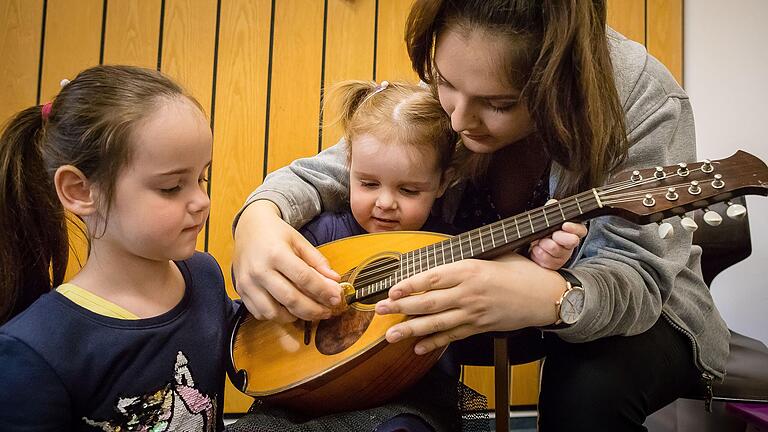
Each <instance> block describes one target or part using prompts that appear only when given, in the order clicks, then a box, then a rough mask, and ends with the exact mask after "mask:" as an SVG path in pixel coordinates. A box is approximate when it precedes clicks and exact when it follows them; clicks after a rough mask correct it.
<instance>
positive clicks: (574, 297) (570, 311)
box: [554, 270, 584, 326]
mask: <svg viewBox="0 0 768 432" xmlns="http://www.w3.org/2000/svg"><path fill="white" fill-rule="evenodd" d="M557 272H558V273H560V275H561V276H562V277H563V278H564V279H565V292H564V293H563V295H562V296H560V299H559V300H558V301H556V302H555V307H556V308H557V321H555V324H554V325H556V326H557V325H561V324H565V325H572V324H575V323H576V321H578V320H579V317H581V312H582V311H584V288H582V287H581V281H579V280H578V279H577V278H576V276H574V275H572V274H571V273H569V272H567V271H563V270H558V271H557Z"/></svg>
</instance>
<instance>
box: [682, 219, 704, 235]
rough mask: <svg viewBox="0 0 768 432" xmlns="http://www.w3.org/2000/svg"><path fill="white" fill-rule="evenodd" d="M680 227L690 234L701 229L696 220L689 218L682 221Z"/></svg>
mask: <svg viewBox="0 0 768 432" xmlns="http://www.w3.org/2000/svg"><path fill="white" fill-rule="evenodd" d="M680 225H682V226H683V229H685V230H686V231H688V232H694V231H696V230H697V229H699V224H697V223H696V221H695V220H693V219H692V218H690V217H688V216H686V217H684V218H683V219H682V220H680Z"/></svg>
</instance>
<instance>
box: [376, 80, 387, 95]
mask: <svg viewBox="0 0 768 432" xmlns="http://www.w3.org/2000/svg"><path fill="white" fill-rule="evenodd" d="M387 87H389V81H382V82H381V84H379V85H377V86H376V89H375V90H374V91H373V93H372V94H376V93H378V92H380V91H382V90H384V89H385V88H387Z"/></svg>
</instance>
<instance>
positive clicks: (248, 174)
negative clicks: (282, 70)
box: [208, 0, 272, 413]
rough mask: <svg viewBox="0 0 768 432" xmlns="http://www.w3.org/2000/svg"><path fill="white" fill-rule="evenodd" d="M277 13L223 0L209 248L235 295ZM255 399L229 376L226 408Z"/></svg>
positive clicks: (258, 0)
mask: <svg viewBox="0 0 768 432" xmlns="http://www.w3.org/2000/svg"><path fill="white" fill-rule="evenodd" d="M271 14H272V3H271V1H270V0H248V1H245V0H237V1H222V4H221V17H220V24H219V27H220V30H219V32H220V33H219V51H218V53H219V55H218V67H217V75H216V97H215V104H216V106H215V110H214V116H215V119H214V136H213V143H214V144H213V166H212V167H211V215H210V217H209V222H208V225H209V228H208V229H209V240H208V251H209V252H210V253H211V254H213V256H214V257H216V259H217V260H218V261H219V264H220V265H221V268H222V270H223V271H224V275H225V280H226V283H227V292H228V293H229V295H230V296H232V297H235V298H236V297H237V294H236V293H235V291H234V289H233V287H232V281H231V278H230V271H229V269H230V268H231V266H232V220H233V218H234V216H235V214H236V213H237V211H238V210H239V209H240V206H241V205H242V203H243V201H244V199H245V197H246V196H248V194H249V193H250V192H251V191H252V190H253V189H255V188H256V186H258V185H259V184H261V180H262V172H263V170H264V135H265V125H266V112H267V109H266V108H267V74H268V71H269V40H270V34H271V27H270V17H271ZM250 402H251V399H250V398H249V397H248V396H245V395H243V394H242V393H240V392H238V391H237V390H236V389H235V388H234V387H233V386H232V384H230V383H229V380H227V389H226V391H225V399H224V410H225V411H226V412H241V413H242V412H245V411H246V410H247V409H248V407H249V406H250Z"/></svg>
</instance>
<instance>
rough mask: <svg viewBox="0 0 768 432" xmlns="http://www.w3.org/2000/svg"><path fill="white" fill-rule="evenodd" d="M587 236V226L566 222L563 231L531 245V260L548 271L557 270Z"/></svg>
mask: <svg viewBox="0 0 768 432" xmlns="http://www.w3.org/2000/svg"><path fill="white" fill-rule="evenodd" d="M586 235H587V227H586V226H584V225H582V224H578V223H573V222H566V223H564V224H563V226H562V230H561V231H555V232H553V233H552V235H551V236H549V237H544V238H543V239H539V240H536V241H534V242H533V243H531V247H530V249H529V254H530V257H531V260H533V262H535V263H536V264H538V265H540V266H541V267H544V268H546V269H550V270H557V269H559V268H560V267H562V266H563V265H564V264H565V263H566V262H567V261H568V260H569V259H570V258H571V254H572V253H573V251H574V249H576V247H577V246H579V242H580V241H581V239H582V238H584V236H586Z"/></svg>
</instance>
